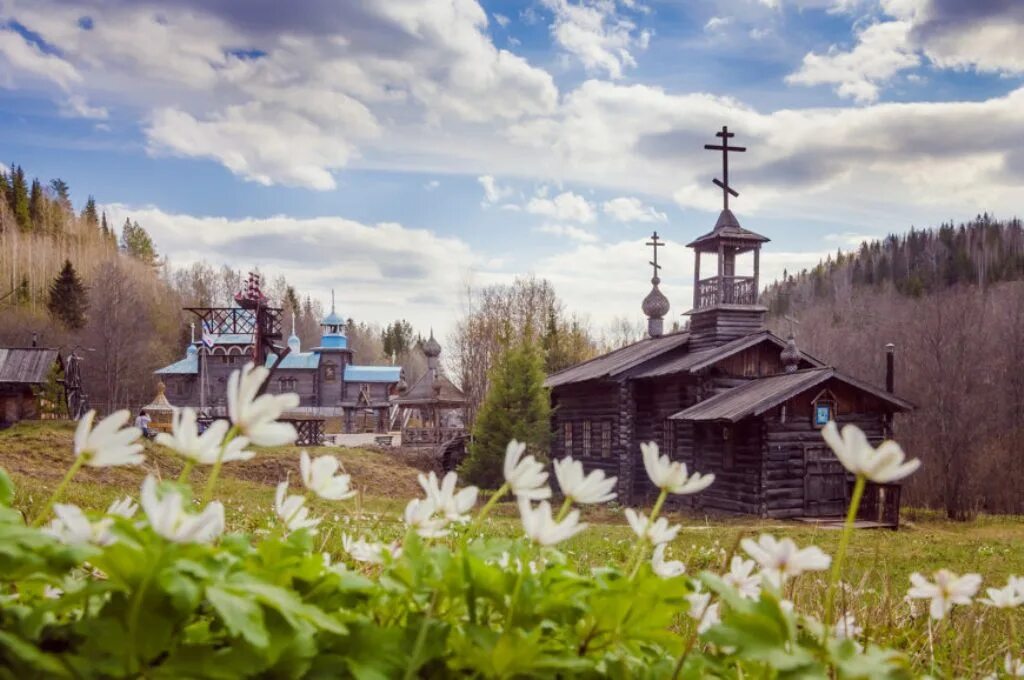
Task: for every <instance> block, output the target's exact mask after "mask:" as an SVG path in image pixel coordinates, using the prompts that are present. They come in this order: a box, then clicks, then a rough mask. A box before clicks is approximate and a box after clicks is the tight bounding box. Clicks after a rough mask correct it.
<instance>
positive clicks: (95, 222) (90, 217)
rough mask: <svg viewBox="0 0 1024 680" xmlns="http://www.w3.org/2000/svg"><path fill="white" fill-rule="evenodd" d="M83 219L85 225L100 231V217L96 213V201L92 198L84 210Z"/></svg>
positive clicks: (86, 203)
mask: <svg viewBox="0 0 1024 680" xmlns="http://www.w3.org/2000/svg"><path fill="white" fill-rule="evenodd" d="M82 219H83V220H85V223H86V224H87V225H88V226H90V227H92V228H93V229H98V228H99V226H100V215H99V213H98V212H96V199H95V198H93V197H92V196H90V197H89V200H87V201H86V202H85V207H84V208H82Z"/></svg>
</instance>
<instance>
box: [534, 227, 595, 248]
mask: <svg viewBox="0 0 1024 680" xmlns="http://www.w3.org/2000/svg"><path fill="white" fill-rule="evenodd" d="M534 231H538V232H540V233H542V234H553V235H555V236H564V237H566V238H569V239H572V240H573V241H579V242H580V243H595V242H597V240H598V238H597V234H594V233H593V232H589V231H587V230H586V229H580V228H579V227H574V226H572V225H571V224H542V225H541V226H539V227H537V228H536V229H534Z"/></svg>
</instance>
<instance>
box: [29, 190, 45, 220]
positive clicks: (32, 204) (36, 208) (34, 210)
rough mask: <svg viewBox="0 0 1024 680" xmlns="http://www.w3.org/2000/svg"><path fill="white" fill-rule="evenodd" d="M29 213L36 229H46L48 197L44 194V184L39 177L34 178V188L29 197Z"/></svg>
mask: <svg viewBox="0 0 1024 680" xmlns="http://www.w3.org/2000/svg"><path fill="white" fill-rule="evenodd" d="M28 214H29V219H30V220H31V221H32V229H33V230H35V231H45V230H46V197H45V196H43V185H42V184H40V183H39V180H38V179H34V180H32V190H31V191H30V192H29V197H28Z"/></svg>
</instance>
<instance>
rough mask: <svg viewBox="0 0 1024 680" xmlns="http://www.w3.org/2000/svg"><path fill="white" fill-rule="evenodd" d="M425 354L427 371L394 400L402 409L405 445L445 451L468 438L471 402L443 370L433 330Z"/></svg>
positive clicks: (403, 443) (403, 442)
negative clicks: (459, 439) (467, 408)
mask: <svg viewBox="0 0 1024 680" xmlns="http://www.w3.org/2000/svg"><path fill="white" fill-rule="evenodd" d="M423 353H424V354H425V355H426V356H427V370H426V372H424V374H423V375H421V376H420V377H419V379H418V380H417V381H416V382H415V383H413V385H412V387H410V388H409V389H407V390H403V391H401V392H400V393H399V396H398V398H397V399H396V400H395V403H396V404H397V405H398V406H399V408H400V409H401V414H400V418H401V424H402V446H407V447H431V448H437V447H441V448H442V449H443V448H445V447H446V445H447V444H448V443H449V442H450V441H452V440H454V439H458V438H461V437H464V436H465V434H466V425H465V422H466V405H467V403H468V400H467V399H466V395H465V394H463V392H462V390H460V389H459V388H458V387H456V386H455V384H454V383H452V381H451V380H449V379H448V376H446V375H445V374H444V371H443V370H442V369H441V366H440V356H441V344H440V343H439V342H438V341H437V340H435V339H434V331H433V330H431V331H430V337H429V338H428V339H427V341H426V342H425V343H423Z"/></svg>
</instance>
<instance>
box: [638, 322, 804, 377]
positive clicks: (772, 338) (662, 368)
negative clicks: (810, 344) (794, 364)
mask: <svg viewBox="0 0 1024 680" xmlns="http://www.w3.org/2000/svg"><path fill="white" fill-rule="evenodd" d="M761 342H772V343H774V344H776V345H778V347H779V349H780V350H781V349H782V348H784V347H785V346H786V342H785V341H784V340H783V339H782V338H780V337H779V336H777V335H775V334H774V333H772V332H771V331H767V330H765V331H759V332H757V333H751V334H750V335H745V336H743V337H742V338H737V339H735V340H732V341H731V342H727V343H725V344H724V345H720V346H719V347H710V348H708V349H703V350H701V351H699V352H690V353H688V354H683V355H681V356H670V357H665V358H664V359H660V360H658V361H653V362H651V363H650V364H648V365H646V366H644V367H642V368H641V369H639V370H637V371H633V372H631V373H630V377H631V378H657V377H659V376H663V375H671V374H673V373H682V372H689V373H694V372H696V371H699V370H701V369H702V368H706V367H708V366H710V365H711V364H713V363H715V362H718V361H721V360H722V359H725V358H727V357H730V356H732V355H733V354H737V353H739V352H742V351H743V350H745V349H749V348H750V347H753V346H755V345H757V344H759V343H761ZM801 354H803V358H804V360H805V362H806V363H808V364H810V366H816V367H820V366H823V365H824V364H823V363H822V362H820V361H818V360H817V359H815V358H814V357H812V356H810V355H808V354H804V353H801Z"/></svg>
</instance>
